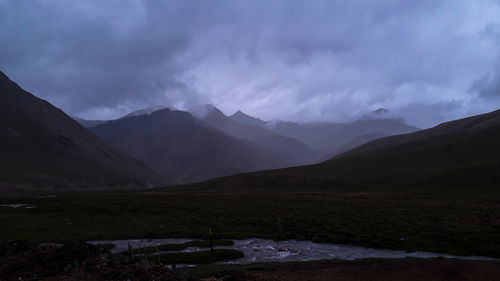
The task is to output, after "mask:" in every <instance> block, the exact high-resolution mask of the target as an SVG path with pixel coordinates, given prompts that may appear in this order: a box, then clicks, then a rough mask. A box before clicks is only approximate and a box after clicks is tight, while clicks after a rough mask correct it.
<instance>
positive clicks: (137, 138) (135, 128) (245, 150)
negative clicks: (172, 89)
mask: <svg viewBox="0 0 500 281" xmlns="http://www.w3.org/2000/svg"><path fill="white" fill-rule="evenodd" d="M91 130H92V131H93V132H95V133H96V134H98V135H99V136H100V137H102V138H103V139H104V140H106V141H108V142H110V143H112V144H114V145H116V146H117V147H119V148H121V149H123V150H125V151H126V152H128V153H130V154H131V155H133V156H135V157H137V158H139V159H141V160H143V161H144V162H146V163H148V164H149V165H150V166H151V167H153V168H154V169H155V170H156V171H157V172H159V173H161V174H163V175H165V176H166V177H167V178H169V179H170V182H172V183H185V182H195V181H201V180H205V179H208V178H213V177H219V176H224V175H230V174H235V173H240V172H245V171H255V170H260V169H268V168H272V167H276V166H277V163H276V162H275V160H274V159H272V158H271V157H268V156H267V155H265V154H263V153H261V152H260V151H258V150H256V149H254V147H252V144H249V143H247V142H245V141H243V140H240V139H236V138H234V137H231V136H229V135H227V134H225V133H222V132H220V131H218V130H216V129H214V128H212V127H211V126H209V125H207V124H205V123H204V122H202V121H200V120H198V119H196V118H194V117H193V116H192V115H191V114H189V113H187V112H183V111H172V110H169V109H162V110H158V111H155V112H153V113H151V114H148V115H138V116H132V117H128V118H123V119H119V120H113V121H109V122H107V123H105V124H102V125H99V126H97V127H94V128H92V129H91Z"/></svg>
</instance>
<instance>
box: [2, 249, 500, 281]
mask: <svg viewBox="0 0 500 281" xmlns="http://www.w3.org/2000/svg"><path fill="white" fill-rule="evenodd" d="M196 276H198V277H196ZM200 278H201V279H200ZM0 280H1V281H10V280H16V281H19V280H44V281H53V280H54V281H55V280H88V281H91V280H92V281H93V280H131V281H132V280H158V281H161V280H172V281H195V280H202V281H265V280H266V281H285V280H292V281H299V280H300V281H307V280H311V281H312V280H315V281H322V280H325V281H326V280H341V281H354V280H371V281H377V280H380V281H382V280H384V281H396V280H397V281H400V280H410V281H411V280H415V281H416V280H431V281H433V280H436V281H437V280H453V281H469V280H470V281H473V280H474V281H475V280H483V281H489V280H491V281H493V280H494V281H498V280H500V262H487V261H470V260H455V259H444V258H436V259H392V260H391V259H368V260H358V261H352V262H350V261H339V260H330V261H315V262H295V263H264V264H253V265H241V266H238V265H217V266H202V267H199V268H192V269H182V270H180V269H176V268H173V267H172V266H168V265H157V264H151V263H146V262H144V261H143V260H140V259H137V258H136V259H129V258H128V257H127V256H124V255H120V254H110V253H109V252H108V250H106V249H104V248H100V247H97V246H94V245H89V244H84V243H80V244H70V245H62V244H39V245H29V244H25V243H20V242H14V241H10V242H2V243H0Z"/></svg>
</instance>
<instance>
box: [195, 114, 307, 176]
mask: <svg viewBox="0 0 500 281" xmlns="http://www.w3.org/2000/svg"><path fill="white" fill-rule="evenodd" d="M191 112H193V114H194V115H195V116H197V118H199V119H200V120H203V121H204V122H206V123H207V124H209V125H211V126H212V127H214V128H216V129H218V130H220V131H222V132H225V133H226V134H228V135H231V136H234V137H236V138H240V139H244V140H247V141H249V142H251V143H254V144H256V145H257V147H258V150H260V151H263V153H264V154H266V155H269V156H270V157H272V158H274V159H275V160H276V161H277V162H278V163H279V165H278V166H277V167H288V166H297V165H304V164H309V163H313V161H314V160H315V158H316V157H317V154H316V152H315V151H314V150H312V149H311V148H309V147H308V146H307V145H305V144H304V143H302V142H300V141H298V140H296V139H294V138H291V137H286V136H282V135H280V134H277V133H274V132H272V131H269V130H267V129H265V128H261V127H259V126H255V125H249V124H246V123H244V122H243V123H240V122H237V121H234V120H233V119H232V118H230V117H228V116H226V115H225V114H224V113H222V112H221V111H220V110H219V109H218V108H216V107H214V106H211V105H203V106H198V107H195V108H193V109H191ZM238 116H240V117H241V116H242V114H238ZM250 118H252V117H250ZM244 119H246V120H248V118H244ZM277 167H276V168H277Z"/></svg>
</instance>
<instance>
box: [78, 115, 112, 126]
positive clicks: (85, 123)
mask: <svg viewBox="0 0 500 281" xmlns="http://www.w3.org/2000/svg"><path fill="white" fill-rule="evenodd" d="M71 118H73V120H75V121H76V122H78V123H79V124H80V125H82V126H83V127H85V128H92V127H95V126H98V125H101V124H104V123H106V122H108V120H87V119H83V118H80V117H76V116H71Z"/></svg>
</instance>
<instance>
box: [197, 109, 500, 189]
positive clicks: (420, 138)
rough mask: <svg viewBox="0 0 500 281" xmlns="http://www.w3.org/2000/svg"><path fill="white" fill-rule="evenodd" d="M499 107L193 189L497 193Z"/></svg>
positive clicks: (499, 176) (499, 153)
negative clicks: (324, 156) (312, 162)
mask: <svg viewBox="0 0 500 281" xmlns="http://www.w3.org/2000/svg"><path fill="white" fill-rule="evenodd" d="M499 139H500V111H495V112H491V113H488V114H482V115H478V116H473V117H469V118H465V119H460V120H456V121H452V122H447V123H443V124H441V125H439V126H436V127H434V128H430V129H427V130H422V131H418V132H415V133H410V134H404V135H397V136H390V137H385V138H382V139H377V140H374V141H372V142H369V143H367V144H364V145H362V146H360V147H358V148H355V149H353V150H350V151H347V152H345V153H343V154H341V155H338V156H336V157H333V158H332V159H330V160H328V161H326V162H323V163H320V164H317V165H311V166H303V167H295V168H289V169H281V170H273V171H264V172H259V173H251V174H242V175H236V176H233V177H227V178H223V179H219V180H218V181H217V182H215V181H214V182H206V183H205V184H204V185H200V186H198V187H197V188H214V187H216V188H230V189H236V188H243V189H252V188H265V189H271V190H272V189H284V190H286V189H288V190H315V189H327V190H331V191H345V192H354V191H355V192H359V191H363V192H373V191H381V192H409V193H422V194H436V195H437V194H447V193H450V194H454V195H459V194H463V195H475V196H489V195H491V196H497V197H499V196H500V174H498V172H497V171H498V169H499V168H500V142H499V141H498V140H499Z"/></svg>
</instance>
